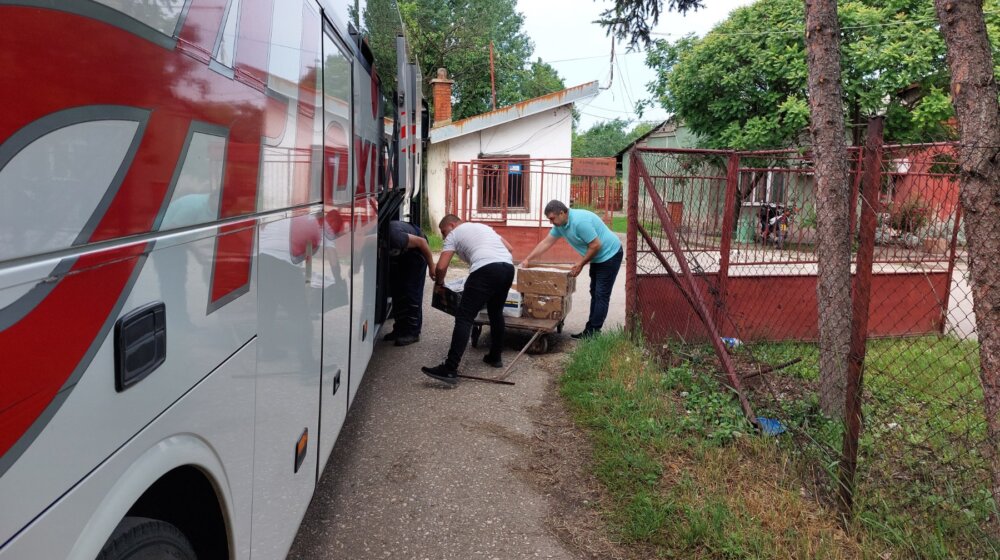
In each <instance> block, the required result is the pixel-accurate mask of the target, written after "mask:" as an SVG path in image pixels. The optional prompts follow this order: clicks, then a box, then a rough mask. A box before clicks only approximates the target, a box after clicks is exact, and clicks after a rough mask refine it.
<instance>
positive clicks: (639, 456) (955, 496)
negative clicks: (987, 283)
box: [562, 332, 1000, 559]
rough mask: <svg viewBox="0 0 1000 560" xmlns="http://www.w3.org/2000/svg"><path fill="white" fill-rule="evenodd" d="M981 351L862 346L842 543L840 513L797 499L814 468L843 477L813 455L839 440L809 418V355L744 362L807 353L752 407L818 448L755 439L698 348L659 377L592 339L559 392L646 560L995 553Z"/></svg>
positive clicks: (626, 537)
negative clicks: (859, 408)
mask: <svg viewBox="0 0 1000 560" xmlns="http://www.w3.org/2000/svg"><path fill="white" fill-rule="evenodd" d="M977 351H978V348H977V346H976V343H974V342H962V341H957V340H954V339H950V338H947V337H936V336H934V337H924V338H914V339H894V340H873V341H871V342H870V343H869V345H868V351H867V364H866V373H865V383H866V393H865V394H866V398H865V402H864V414H865V430H864V431H863V432H862V439H861V451H860V458H859V469H858V475H857V491H856V494H855V516H854V518H853V519H852V520H850V521H851V523H850V534H848V533H845V532H844V531H843V530H841V528H840V526H839V525H837V523H836V519H837V513H836V512H835V511H833V510H831V509H827V508H825V507H823V506H820V505H819V504H818V503H817V502H816V501H814V499H813V498H806V497H803V495H802V494H800V491H799V490H800V489H801V488H804V487H810V488H811V487H812V484H811V483H809V484H807V483H805V482H804V481H805V480H806V478H805V477H804V474H805V473H808V472H809V471H810V469H814V468H816V467H818V468H819V469H820V470H821V471H822V470H823V469H826V470H827V472H828V474H835V473H836V472H837V457H836V456H835V457H833V458H832V460H831V458H830V456H829V455H825V454H824V453H822V452H819V451H818V450H819V449H821V448H822V447H824V446H826V447H829V448H830V449H832V450H833V451H834V453H836V452H839V450H840V448H841V443H842V442H841V437H842V431H843V430H842V425H841V423H840V422H834V421H832V420H830V419H828V418H826V417H824V416H823V415H822V414H821V413H820V412H819V405H818V400H817V398H816V396H815V394H814V393H813V389H814V388H815V381H816V377H817V369H816V363H817V357H818V351H817V348H816V345H815V344H804V343H766V344H761V343H755V344H750V345H748V346H745V347H744V349H743V350H741V352H744V353H745V352H752V353H753V355H754V356H755V357H756V358H757V359H758V360H760V361H761V362H766V363H781V362H785V361H787V360H790V359H792V358H796V357H801V358H802V361H801V362H799V363H798V364H795V365H793V366H791V367H789V368H786V369H784V370H782V371H781V372H780V374H774V377H773V378H772V380H773V381H774V382H777V383H779V384H781V386H782V387H783V388H782V389H780V390H781V391H786V392H787V395H786V397H785V398H784V399H783V400H782V401H781V402H780V403H773V402H771V401H768V400H767V399H763V398H757V399H752V400H753V401H754V405H755V407H756V412H757V413H758V414H759V415H768V416H773V417H778V418H780V419H781V421H782V422H784V423H785V424H786V425H789V426H794V427H797V428H798V429H799V432H798V433H799V434H800V436H801V434H807V435H808V439H811V440H813V441H815V442H819V443H820V444H821V445H812V444H811V445H809V446H805V447H803V446H802V445H800V443H801V441H802V439H803V438H802V437H797V438H794V439H793V438H792V437H790V436H788V435H785V436H781V437H780V438H762V437H760V436H756V435H753V434H752V432H751V430H750V429H749V427H748V425H747V424H746V423H745V421H744V420H743V418H742V415H741V412H740V410H739V407H738V405H737V403H736V402H735V400H734V399H732V398H731V397H730V396H729V395H727V394H724V393H723V392H721V391H720V389H719V387H718V385H717V384H716V383H715V381H714V380H713V379H712V376H711V373H712V371H714V369H715V368H716V367H717V365H716V364H717V362H716V360H715V358H714V355H713V354H712V352H711V350H710V349H709V348H707V347H698V346H691V345H688V346H686V347H684V348H683V353H684V356H685V357H684V359H683V360H681V361H680V365H679V366H675V367H670V368H668V369H664V368H662V367H661V366H659V365H657V362H656V360H654V359H652V357H651V356H650V354H649V353H648V351H647V350H645V349H644V346H643V345H642V344H641V343H638V342H634V341H632V340H630V339H629V338H628V337H626V336H625V335H624V334H622V333H620V332H618V333H611V334H607V335H604V336H601V337H597V338H594V339H590V340H588V341H586V342H584V343H583V344H581V345H579V346H578V347H577V349H576V350H575V351H574V353H573V355H572V356H571V358H570V362H569V364H568V366H567V370H566V374H565V375H564V376H563V378H562V392H563V395H564V396H565V397H566V399H567V400H568V402H569V403H570V406H571V409H572V410H573V412H574V415H575V417H576V419H577V421H578V423H579V424H580V425H582V426H585V427H586V429H588V430H589V431H590V433H591V434H592V438H593V442H594V447H595V450H594V462H595V464H594V470H595V472H596V474H597V476H598V477H599V479H600V480H601V481H602V482H603V483H604V485H605V487H606V488H607V491H608V496H609V498H608V500H607V502H608V503H605V504H602V505H603V507H604V509H605V511H606V516H607V519H608V522H609V525H610V527H611V529H612V531H614V532H615V534H616V535H615V536H616V537H617V538H618V539H619V540H621V541H622V542H623V543H627V544H628V546H630V547H634V548H636V549H639V550H643V551H646V553H645V554H646V555H648V556H656V557H671V558H672V557H684V558H688V557H691V558H806V557H808V558H885V557H889V558H928V559H937V558H941V559H943V558H997V557H1000V552H998V551H1000V547H998V545H997V543H996V542H995V541H993V540H991V539H990V538H989V537H988V536H987V535H986V534H985V532H984V529H985V527H986V525H985V523H986V520H987V517H988V516H989V515H990V513H991V512H992V511H993V503H992V500H990V499H989V493H988V486H987V483H988V478H987V474H986V473H988V470H987V465H986V461H985V459H984V458H983V453H982V452H981V449H979V448H977V445H980V446H981V445H982V443H983V442H984V441H985V422H984V417H983V412H982V391H981V389H980V386H979V380H978V371H979V365H978V360H977V356H978V353H977ZM676 355H678V354H675V356H676ZM795 387H799V388H800V389H802V390H799V391H794V390H792V389H794V388H795ZM788 395H791V396H788ZM969 442H972V443H971V444H970V443H969ZM826 483H827V484H831V482H830V481H829V480H828V481H827V482H826ZM829 489H830V488H829V487H828V488H827V490H829ZM643 554H644V553H640V554H639V556H642V555H643ZM885 555H888V556H885Z"/></svg>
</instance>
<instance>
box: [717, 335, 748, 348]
mask: <svg viewBox="0 0 1000 560" xmlns="http://www.w3.org/2000/svg"><path fill="white" fill-rule="evenodd" d="M722 343H723V344H725V345H726V348H729V349H730V350H732V349H733V348H739V347H740V346H743V341H742V340H740V339H738V338H727V337H722Z"/></svg>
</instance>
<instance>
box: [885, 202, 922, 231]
mask: <svg viewBox="0 0 1000 560" xmlns="http://www.w3.org/2000/svg"><path fill="white" fill-rule="evenodd" d="M930 214H931V211H930V208H928V207H927V205H926V204H924V203H923V201H921V200H920V199H911V200H907V201H905V202H902V203H900V204H893V205H892V206H891V207H890V208H889V227H891V228H892V229H894V230H897V231H899V232H900V233H912V234H915V233H916V232H918V231H920V230H921V229H923V227H924V226H925V225H927V221H928V219H929V218H930Z"/></svg>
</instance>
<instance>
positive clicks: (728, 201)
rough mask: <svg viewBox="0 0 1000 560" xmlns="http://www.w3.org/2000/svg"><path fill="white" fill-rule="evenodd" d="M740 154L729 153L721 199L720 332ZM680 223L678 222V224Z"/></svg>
mask: <svg viewBox="0 0 1000 560" xmlns="http://www.w3.org/2000/svg"><path fill="white" fill-rule="evenodd" d="M739 170H740V155H739V153H737V152H733V153H732V154H730V155H729V163H728V167H727V170H726V194H725V197H724V200H723V203H724V204H725V208H724V209H723V212H722V241H721V242H720V243H719V251H720V255H719V298H718V299H717V300H716V302H715V324H716V325H718V326H719V331H720V334H724V333H722V318H723V316H724V314H725V309H726V304H727V301H726V290H727V289H728V287H729V253H730V250H731V249H732V246H733V229H734V223H733V222H735V221H736V189H737V186H738V183H739V180H740V177H739ZM716 215H718V214H716ZM678 225H680V224H678Z"/></svg>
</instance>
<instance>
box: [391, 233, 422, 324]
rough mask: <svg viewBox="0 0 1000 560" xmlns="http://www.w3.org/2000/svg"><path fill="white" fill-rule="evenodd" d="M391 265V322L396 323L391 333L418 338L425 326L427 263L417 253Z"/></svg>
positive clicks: (410, 252) (397, 258)
mask: <svg viewBox="0 0 1000 560" xmlns="http://www.w3.org/2000/svg"><path fill="white" fill-rule="evenodd" d="M392 264H393V265H394V266H392V267H391V270H392V280H391V281H390V282H391V287H390V289H391V290H392V318H393V319H395V321H396V322H395V325H393V327H392V332H394V333H396V334H398V335H400V336H419V335H420V328H421V327H422V326H423V322H424V315H423V300H424V279H425V278H426V277H427V261H425V260H424V257H423V256H422V255H421V254H420V253H419V252H417V251H404V252H403V254H401V255H399V256H398V257H395V259H394V262H393V263H392Z"/></svg>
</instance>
